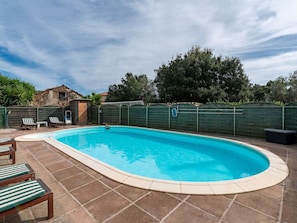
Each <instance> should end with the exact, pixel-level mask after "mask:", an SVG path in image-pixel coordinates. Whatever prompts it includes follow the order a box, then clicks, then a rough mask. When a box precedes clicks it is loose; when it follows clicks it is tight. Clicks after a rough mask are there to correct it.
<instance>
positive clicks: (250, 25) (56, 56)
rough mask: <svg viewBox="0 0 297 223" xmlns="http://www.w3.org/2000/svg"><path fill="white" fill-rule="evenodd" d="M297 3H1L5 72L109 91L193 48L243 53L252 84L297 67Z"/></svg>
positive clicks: (0, 62)
mask: <svg viewBox="0 0 297 223" xmlns="http://www.w3.org/2000/svg"><path fill="white" fill-rule="evenodd" d="M296 8H297V1H296V0H286V1H279V0H261V1H259V0H216V1H213V0H183V1H182V0H42V1H38V0H22V1H11V0H1V4H0V73H1V74H2V75H5V76H8V77H11V78H17V79H19V80H21V81H25V82H29V83H31V84H32V85H33V86H35V88H36V90H45V89H47V88H53V87H56V86H60V85H62V84H64V85H66V86H68V87H70V88H72V89H73V90H75V91H77V92H79V93H81V94H83V95H87V94H91V93H92V92H95V93H101V92H106V91H108V87H109V85H113V84H120V83H121V79H122V78H124V77H125V74H126V73H128V72H131V73H133V74H134V75H141V74H146V75H147V76H148V78H149V79H152V80H153V79H154V78H155V77H156V73H155V71H154V70H156V69H158V68H159V67H161V66H162V65H163V64H165V65H168V63H169V61H171V60H172V59H173V58H175V57H176V56H177V55H180V54H181V55H184V54H186V53H187V52H188V51H189V50H190V49H191V48H192V47H193V46H199V47H200V48H201V49H206V48H207V49H211V50H213V54H214V55H215V56H222V57H237V58H239V59H240V61H241V63H242V64H243V67H244V70H245V73H246V74H247V76H248V78H249V80H250V82H251V83H252V84H261V85H265V84H266V83H267V82H268V81H270V80H275V79H276V78H278V77H280V76H285V77H287V76H289V75H290V74H292V73H293V72H294V71H295V70H297V16H296Z"/></svg>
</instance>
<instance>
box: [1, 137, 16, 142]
mask: <svg viewBox="0 0 297 223" xmlns="http://www.w3.org/2000/svg"><path fill="white" fill-rule="evenodd" d="M12 140H13V138H8V137H5V138H0V143H1V142H2V143H3V142H10V141H12Z"/></svg>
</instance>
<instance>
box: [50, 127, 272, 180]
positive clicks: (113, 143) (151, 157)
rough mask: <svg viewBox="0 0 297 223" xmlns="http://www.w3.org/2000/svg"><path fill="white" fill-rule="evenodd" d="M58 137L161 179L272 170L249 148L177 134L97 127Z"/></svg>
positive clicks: (124, 167) (234, 176)
mask: <svg viewBox="0 0 297 223" xmlns="http://www.w3.org/2000/svg"><path fill="white" fill-rule="evenodd" d="M54 138H55V139H56V140H58V141H60V142H62V143H64V144H66V145H68V146H71V147H73V148H75V149H77V150H78V151H80V152H82V153H85V154H87V155H89V156H92V157H93V158H96V159H98V160H100V161H102V162H104V163H107V164H109V165H111V166H113V167H116V168H118V169H120V170H122V171H125V172H128V173H131V174H135V175H139V176H143V177H149V178H154V179H160V180H173V181H187V182H208V181H222V180H234V179H239V178H244V177H248V176H252V175H255V174H258V173H260V172H262V171H264V170H265V169H267V168H268V166H269V161H268V159H267V158H266V157H265V156H264V155H263V154H262V153H260V152H257V151H255V150H252V149H250V148H248V147H247V146H245V145H241V144H237V143H234V142H230V141H226V140H220V139H216V138H209V137H202V136H193V135H184V134H178V133H173V132H172V133H168V132H162V131H156V130H154V131H153V130H145V129H138V128H127V127H113V128H110V129H105V128H103V127H99V128H92V129H84V130H74V129H73V130H68V131H67V132H58V133H56V134H55V136H54Z"/></svg>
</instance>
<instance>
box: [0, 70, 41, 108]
mask: <svg viewBox="0 0 297 223" xmlns="http://www.w3.org/2000/svg"><path fill="white" fill-rule="evenodd" d="M35 92H36V90H35V87H34V86H33V85H31V84H30V83H27V82H22V81H20V80H18V79H11V78H8V77H6V76H3V75H2V74H0V104H1V105H2V106H11V105H28V104H29V103H30V102H31V101H32V100H33V96H34V94H35Z"/></svg>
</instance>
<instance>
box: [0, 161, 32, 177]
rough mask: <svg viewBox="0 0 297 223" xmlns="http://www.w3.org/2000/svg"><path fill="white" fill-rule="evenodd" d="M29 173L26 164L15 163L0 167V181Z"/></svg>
mask: <svg viewBox="0 0 297 223" xmlns="http://www.w3.org/2000/svg"><path fill="white" fill-rule="evenodd" d="M27 173H30V170H29V168H28V167H27V166H26V164H24V163H22V164H17V165H11V166H5V167H1V168H0V181H1V180H7V179H10V178H12V177H17V176H21V175H24V174H27Z"/></svg>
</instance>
